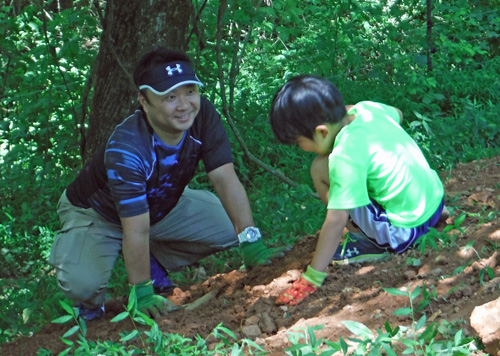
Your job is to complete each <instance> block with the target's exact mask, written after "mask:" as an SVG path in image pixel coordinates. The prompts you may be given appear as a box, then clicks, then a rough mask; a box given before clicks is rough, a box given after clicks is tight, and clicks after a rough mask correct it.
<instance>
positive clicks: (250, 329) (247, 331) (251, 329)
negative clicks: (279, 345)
mask: <svg viewBox="0 0 500 356" xmlns="http://www.w3.org/2000/svg"><path fill="white" fill-rule="evenodd" d="M241 332H242V334H243V335H244V336H245V337H246V338H248V339H251V340H253V339H255V338H256V337H258V336H260V335H261V334H262V331H261V330H260V328H259V326H258V325H246V326H243V327H242V328H241Z"/></svg>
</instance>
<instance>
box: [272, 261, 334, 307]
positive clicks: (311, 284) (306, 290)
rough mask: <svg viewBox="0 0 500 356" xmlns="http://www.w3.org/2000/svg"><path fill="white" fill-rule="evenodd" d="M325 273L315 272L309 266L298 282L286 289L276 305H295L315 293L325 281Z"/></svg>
mask: <svg viewBox="0 0 500 356" xmlns="http://www.w3.org/2000/svg"><path fill="white" fill-rule="evenodd" d="M326 276H327V274H326V272H320V271H316V270H315V269H314V268H312V267H311V266H307V269H306V271H305V272H304V273H302V276H301V277H300V279H299V280H298V281H295V282H293V285H292V288H289V289H287V290H286V291H285V292H284V293H283V294H281V295H280V296H279V297H278V299H276V303H277V304H288V305H297V304H299V303H300V302H301V301H303V300H304V299H305V298H307V297H308V296H309V294H311V293H314V292H316V290H317V289H318V288H319V287H321V285H322V284H323V282H324V281H325V278H326Z"/></svg>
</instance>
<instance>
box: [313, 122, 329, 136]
mask: <svg viewBox="0 0 500 356" xmlns="http://www.w3.org/2000/svg"><path fill="white" fill-rule="evenodd" d="M315 131H316V132H317V133H318V134H320V135H321V136H322V137H323V138H325V137H326V136H328V132H329V130H328V126H326V125H325V124H321V125H318V126H316V130H315Z"/></svg>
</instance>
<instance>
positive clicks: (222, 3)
mask: <svg viewBox="0 0 500 356" xmlns="http://www.w3.org/2000/svg"><path fill="white" fill-rule="evenodd" d="M226 7H227V0H221V1H220V5H219V11H218V14H217V36H216V45H215V47H216V53H217V68H218V78H219V85H220V90H221V100H222V112H223V114H224V116H225V117H226V119H227V122H228V124H229V126H230V127H231V130H233V132H234V135H235V136H236V140H237V141H238V143H239V144H240V146H241V148H242V150H243V153H244V154H245V156H246V157H247V158H248V159H249V160H250V161H251V162H253V163H255V164H256V165H257V166H259V167H261V168H263V169H264V170H265V171H267V172H269V173H271V174H272V175H274V176H275V177H277V178H279V179H281V180H282V181H283V182H285V183H287V184H288V185H290V186H292V187H295V188H299V187H301V186H300V185H299V184H298V183H296V182H294V181H293V180H291V179H290V178H288V177H286V176H285V175H284V174H283V173H281V172H279V171H278V170H276V169H275V168H273V167H272V166H270V165H268V164H267V163H265V162H263V161H261V160H260V159H258V158H257V157H255V156H254V155H253V154H252V153H251V152H250V151H249V150H248V147H247V146H246V144H245V141H244V139H243V138H242V136H241V135H240V133H239V131H238V128H237V127H236V125H235V123H234V121H233V119H232V117H231V114H230V112H229V109H228V102H227V98H226V86H225V81H224V71H223V64H222V63H223V62H222V51H221V42H222V34H223V17H224V11H225V9H226ZM250 33H251V31H249V32H248V33H247V36H246V37H245V40H246V41H248V39H249V38H250ZM244 48H245V46H243V48H242V51H241V52H240V56H236V58H234V57H233V64H232V69H231V72H232V75H234V78H235V77H236V75H237V73H238V71H239V69H236V70H233V69H234V68H237V67H235V66H237V64H235V63H234V62H238V63H239V60H240V59H241V57H242V55H243V50H244ZM230 82H231V80H230ZM234 82H235V80H233V81H232V83H233V84H234ZM308 194H309V195H310V196H311V197H313V198H315V199H318V198H319V196H318V195H317V194H315V193H310V192H308Z"/></svg>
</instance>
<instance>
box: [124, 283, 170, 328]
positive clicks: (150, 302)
mask: <svg viewBox="0 0 500 356" xmlns="http://www.w3.org/2000/svg"><path fill="white" fill-rule="evenodd" d="M132 288H135V294H136V296H137V309H139V310H140V311H141V312H143V313H144V314H147V315H149V316H151V317H153V318H155V319H156V318H157V317H159V316H160V315H167V313H168V312H170V311H172V310H175V309H177V306H176V305H175V304H174V303H173V302H171V301H170V300H168V299H166V298H163V297H162V296H161V295H157V294H155V293H154V290H153V282H152V281H151V279H149V280H147V281H145V282H142V283H139V284H136V285H134V286H132Z"/></svg>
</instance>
